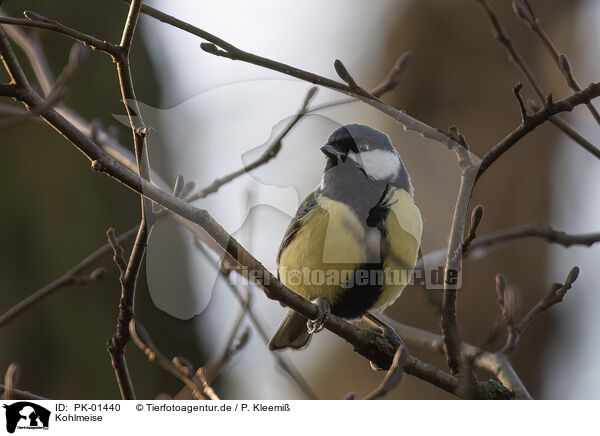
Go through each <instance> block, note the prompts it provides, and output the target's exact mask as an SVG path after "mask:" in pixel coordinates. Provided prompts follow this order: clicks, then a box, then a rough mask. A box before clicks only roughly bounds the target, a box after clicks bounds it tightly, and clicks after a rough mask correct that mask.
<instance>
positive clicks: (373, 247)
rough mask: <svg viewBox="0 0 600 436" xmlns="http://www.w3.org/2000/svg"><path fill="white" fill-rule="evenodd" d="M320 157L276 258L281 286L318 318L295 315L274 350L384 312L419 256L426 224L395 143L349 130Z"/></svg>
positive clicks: (364, 129) (362, 129)
mask: <svg viewBox="0 0 600 436" xmlns="http://www.w3.org/2000/svg"><path fill="white" fill-rule="evenodd" d="M321 151H322V152H323V154H324V155H325V157H326V163H325V168H324V170H323V174H322V177H321V182H320V184H319V186H318V187H317V188H316V189H315V190H314V191H313V192H312V193H310V194H309V195H308V196H307V197H306V199H305V200H304V201H303V202H302V203H301V204H300V206H299V208H298V210H297V212H296V215H295V216H294V218H293V219H292V221H291V222H290V224H289V226H288V228H287V230H286V232H285V235H284V237H283V239H282V242H281V245H280V247H279V251H278V254H277V274H278V278H279V280H280V281H281V282H282V283H283V284H284V285H285V286H286V287H288V288H289V289H290V290H292V291H293V292H295V293H297V294H298V295H300V296H302V297H304V298H305V299H307V300H310V301H313V302H314V303H315V304H316V305H317V307H318V316H317V318H316V319H315V320H309V319H307V318H306V317H304V316H303V315H301V314H300V313H298V312H296V311H294V310H291V309H290V310H289V312H288V313H287V315H286V316H285V318H284V319H283V321H282V322H281V324H280V326H279V328H278V329H277V331H276V332H275V334H274V335H273V337H272V338H271V340H270V341H269V348H270V349H271V350H282V349H286V348H292V349H302V348H304V347H306V346H307V345H308V343H309V341H310V339H311V337H312V335H313V333H315V332H317V331H319V330H320V329H322V328H323V325H324V323H325V321H326V319H327V318H328V316H329V314H330V313H332V314H334V315H337V316H339V317H341V318H344V319H346V320H348V321H351V322H356V321H358V320H360V319H361V318H362V317H363V315H367V316H368V315H369V314H368V312H369V311H370V310H378V311H383V310H384V309H385V308H386V307H388V306H390V305H391V304H393V303H394V301H396V299H397V298H398V297H399V296H400V294H401V293H402V291H403V289H404V288H405V287H406V285H407V284H408V283H409V281H410V275H411V273H412V270H413V269H414V266H415V263H416V260H417V257H418V253H419V247H420V245H421V235H422V231H423V222H422V219H421V214H420V211H419V208H418V207H417V206H416V204H415V201H414V190H413V186H412V183H411V179H410V176H409V174H408V171H407V169H406V166H405V165H404V162H403V161H402V158H401V157H400V155H399V153H398V151H397V150H396V149H395V148H394V146H393V144H392V142H391V140H390V137H389V136H388V135H387V134H385V133H383V132H380V131H378V130H376V129H374V128H371V127H369V126H366V125H362V124H348V125H344V126H341V127H339V128H337V129H336V130H335V131H334V132H333V133H332V134H331V135H330V136H329V139H328V140H327V143H326V144H325V145H324V146H322V147H321ZM375 320H376V321H377V318H375ZM376 324H377V325H378V326H379V327H382V330H385V328H386V327H387V326H386V325H385V324H384V323H382V322H377V323H376ZM392 332H393V331H392ZM384 333H385V331H384Z"/></svg>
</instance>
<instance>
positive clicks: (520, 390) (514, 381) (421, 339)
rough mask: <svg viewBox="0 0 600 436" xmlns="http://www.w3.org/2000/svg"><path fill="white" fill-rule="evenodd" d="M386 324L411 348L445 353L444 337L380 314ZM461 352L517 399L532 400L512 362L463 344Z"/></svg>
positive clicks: (495, 354)
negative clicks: (494, 377) (496, 379)
mask: <svg viewBox="0 0 600 436" xmlns="http://www.w3.org/2000/svg"><path fill="white" fill-rule="evenodd" d="M378 316H379V317H380V318H381V319H382V320H383V321H385V323H386V324H388V325H390V326H392V327H393V328H394V330H395V331H396V332H397V333H398V335H399V336H401V337H402V340H404V341H405V342H406V344H407V345H408V346H410V347H417V348H421V349H425V350H432V351H437V352H439V353H443V352H444V351H443V349H444V339H443V337H442V336H440V335H438V334H435V333H431V332H428V331H425V330H421V329H418V328H416V327H412V326H408V325H406V324H402V323H400V322H398V321H395V320H394V319H392V318H390V317H389V316H387V315H385V314H378ZM461 350H462V353H463V355H464V356H465V357H466V358H469V359H473V364H474V365H475V366H476V367H478V368H481V369H485V370H487V371H489V372H491V373H492V374H494V375H495V376H496V377H497V378H498V380H500V382H501V383H502V384H503V385H504V386H506V387H507V388H508V389H510V390H511V391H512V392H513V393H514V395H515V398H517V399H531V395H530V394H529V392H527V389H526V388H525V386H524V385H523V383H522V382H521V380H520V379H519V377H518V375H517V374H516V372H515V371H514V369H513V368H512V365H511V364H510V362H509V361H508V360H507V359H506V358H505V356H504V355H502V354H500V353H490V352H488V351H485V350H482V349H480V348H478V347H475V346H474V345H470V344H466V343H464V342H463V343H462V344H461Z"/></svg>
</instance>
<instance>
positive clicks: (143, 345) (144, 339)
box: [129, 319, 207, 400]
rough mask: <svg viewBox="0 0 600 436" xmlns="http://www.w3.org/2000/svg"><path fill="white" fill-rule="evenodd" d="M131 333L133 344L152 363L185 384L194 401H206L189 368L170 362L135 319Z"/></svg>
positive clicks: (130, 326) (130, 325)
mask: <svg viewBox="0 0 600 436" xmlns="http://www.w3.org/2000/svg"><path fill="white" fill-rule="evenodd" d="M129 333H130V335H131V338H132V339H133V342H134V344H135V345H137V347H138V348H139V349H140V350H142V351H143V352H144V354H145V355H146V357H147V358H148V360H149V361H150V362H153V363H156V364H157V365H158V366H160V367H161V368H162V369H164V370H165V371H167V372H169V373H170V374H172V375H173V376H175V377H176V378H178V379H179V380H180V381H181V382H183V383H184V384H185V385H186V386H187V387H188V389H190V391H191V392H192V395H193V396H194V399H196V400H206V399H207V397H206V396H205V395H204V394H203V393H202V392H201V391H200V389H199V388H198V386H197V385H196V383H194V381H193V380H192V379H191V375H192V374H191V373H190V370H189V368H188V367H187V366H185V365H181V364H177V362H178V361H177V360H176V359H174V361H170V360H169V359H167V358H166V357H165V356H163V355H162V354H161V353H160V351H159V350H158V349H157V348H156V346H155V345H154V343H153V342H152V338H150V335H149V334H148V332H147V331H146V329H145V328H144V326H142V325H141V324H140V323H138V322H136V321H135V319H131V321H130V322H129Z"/></svg>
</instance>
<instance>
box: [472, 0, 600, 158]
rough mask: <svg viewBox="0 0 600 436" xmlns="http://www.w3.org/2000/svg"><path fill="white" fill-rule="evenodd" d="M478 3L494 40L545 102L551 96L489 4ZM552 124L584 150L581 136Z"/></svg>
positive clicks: (483, 0)
mask: <svg viewBox="0 0 600 436" xmlns="http://www.w3.org/2000/svg"><path fill="white" fill-rule="evenodd" d="M478 1H479V4H480V5H481V6H482V8H483V10H484V11H485V13H486V15H487V17H488V19H489V21H490V24H491V26H492V29H493V31H494V35H495V37H496V39H497V40H498V42H500V43H501V44H502V45H503V46H504V48H505V49H506V51H508V54H509V58H510V59H511V60H512V61H513V62H514V64H515V65H516V66H517V68H518V69H519V70H521V72H522V73H523V74H524V75H525V77H526V78H527V80H528V81H529V83H530V84H531V86H532V87H533V89H534V90H535V92H536V93H537V94H538V96H539V97H540V99H541V100H542V101H546V100H547V99H548V98H549V97H550V96H551V95H552V94H546V91H544V89H543V88H542V85H540V83H539V82H538V80H537V79H536V78H535V76H534V74H533V72H532V71H531V69H530V68H529V66H528V65H527V62H525V59H524V58H523V56H521V53H519V51H518V50H517V48H516V47H515V45H514V44H513V42H512V40H511V39H510V37H509V36H508V33H507V32H506V30H505V29H504V27H503V26H502V24H501V23H500V19H499V18H498V16H497V15H496V13H495V12H494V11H493V10H492V9H491V8H490V6H489V4H488V3H487V0H478ZM525 12H527V11H525ZM525 12H522V13H525ZM528 12H530V13H533V11H531V9H529V11H528ZM550 98H551V97H550ZM584 104H591V102H586V103H584ZM521 112H523V109H521ZM553 124H554V125H555V126H556V127H558V128H559V129H561V130H563V132H564V133H565V134H567V135H568V136H569V137H570V138H571V139H573V140H574V141H576V142H578V143H579V144H580V145H582V146H583V147H584V148H585V145H584V143H582V142H581V141H580V139H582V137H581V135H579V134H578V135H572V134H569V132H567V131H565V130H564V123H561V122H560V120H559V122H558V123H553ZM586 142H587V141H586Z"/></svg>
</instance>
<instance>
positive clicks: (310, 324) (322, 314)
mask: <svg viewBox="0 0 600 436" xmlns="http://www.w3.org/2000/svg"><path fill="white" fill-rule="evenodd" d="M313 303H314V304H316V305H317V317H316V318H315V319H309V320H308V321H307V322H306V329H307V330H308V333H310V334H311V335H312V334H313V333H317V332H320V331H321V330H323V328H324V327H325V322H326V321H327V318H329V314H330V313H331V306H330V304H329V301H327V300H326V299H324V298H323V297H317V298H316V299H315V300H313Z"/></svg>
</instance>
